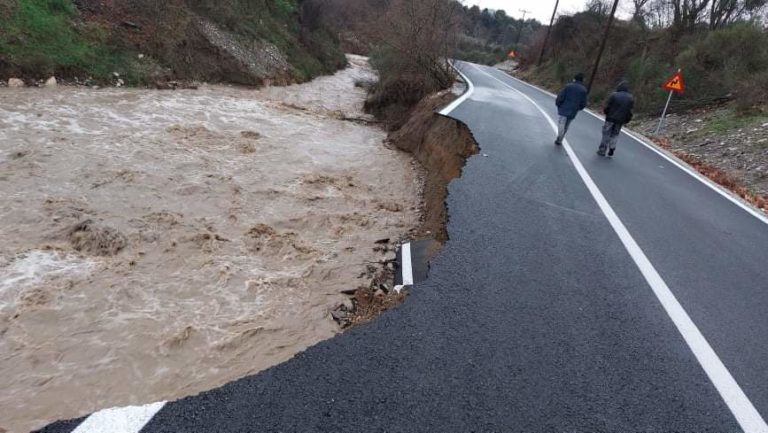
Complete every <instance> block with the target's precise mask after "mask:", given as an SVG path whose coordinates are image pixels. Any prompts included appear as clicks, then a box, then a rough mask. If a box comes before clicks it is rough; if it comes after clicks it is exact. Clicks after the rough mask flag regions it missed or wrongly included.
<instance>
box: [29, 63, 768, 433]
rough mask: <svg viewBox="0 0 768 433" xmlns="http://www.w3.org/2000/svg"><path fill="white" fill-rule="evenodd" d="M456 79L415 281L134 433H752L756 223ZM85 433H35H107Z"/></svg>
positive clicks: (764, 348) (510, 97)
mask: <svg viewBox="0 0 768 433" xmlns="http://www.w3.org/2000/svg"><path fill="white" fill-rule="evenodd" d="M459 68H460V69H461V70H462V72H463V73H464V74H465V75H466V76H467V77H468V79H469V80H470V81H471V82H472V83H473V90H472V93H471V94H469V96H468V97H467V98H466V100H464V101H463V102H462V103H460V104H454V106H451V107H449V109H448V110H446V113H447V114H449V115H450V116H451V117H455V118H456V119H459V120H461V121H463V122H465V123H466V124H467V125H468V126H469V128H470V129H471V130H472V133H473V134H474V136H475V138H476V139H477V141H478V143H479V144H480V146H481V155H477V156H474V157H472V158H471V159H470V160H469V161H468V163H467V165H466V167H465V169H464V172H463V175H462V177H461V178H460V179H458V180H456V181H454V182H453V183H452V184H451V185H450V189H449V192H450V194H449V197H448V206H449V215H450V220H449V224H448V232H449V235H450V241H449V242H448V243H447V244H446V246H445V248H443V250H442V251H441V252H440V254H439V255H438V257H437V258H436V259H435V260H434V261H433V263H432V268H431V270H430V275H429V279H428V280H427V281H426V282H423V283H420V284H417V285H416V286H415V287H414V288H413V289H412V290H411V295H410V297H409V298H408V300H407V301H406V303H405V304H404V305H402V306H400V307H398V308H396V309H394V310H392V311H389V312H387V313H385V314H383V315H382V316H381V317H380V318H378V319H377V320H375V321H373V322H372V323H370V324H367V325H364V326H360V327H358V328H355V329H352V330H350V331H349V332H346V333H344V334H342V335H340V336H338V337H336V338H334V339H331V340H329V341H325V342H322V343H320V344H318V345H316V346H314V347H312V348H310V349H309V350H307V351H306V352H304V353H302V354H300V355H298V356H296V357H295V358H294V359H292V360H290V361H288V362H286V363H284V364H281V365H278V366H276V367H273V368H271V369H269V370H267V371H265V372H263V373H261V374H257V375H255V376H251V377H247V378H244V379H241V380H238V381H236V382H233V383H230V384H228V385H226V386H223V387H221V388H218V389H215V390H212V391H210V392H206V393H203V394H201V395H199V396H195V397H189V398H185V399H182V400H179V401H176V402H171V403H168V404H165V405H159V406H156V407H155V409H153V410H152V411H150V412H151V414H150V415H148V416H146V417H145V418H146V419H144V420H142V421H141V422H138V423H137V424H136V425H135V426H134V427H132V428H133V429H134V430H133V431H138V430H139V429H141V432H144V433H160V432H721V433H726V432H738V431H748V432H763V433H765V432H766V431H768V428H766V424H765V421H764V419H765V417H767V416H768V344H766V343H768V337H767V336H768V259H767V258H768V223H767V222H766V220H765V219H764V218H762V217H760V216H758V215H757V214H756V213H754V212H750V211H749V210H748V209H746V208H744V207H743V206H740V205H738V204H737V203H736V202H735V201H734V200H732V199H728V198H727V197H726V195H727V194H724V193H721V192H718V191H717V189H716V188H713V187H711V186H709V185H708V184H707V183H706V182H704V181H702V180H700V179H699V178H697V177H696V176H694V175H692V174H691V173H689V172H687V171H685V170H683V169H682V168H680V167H679V166H677V165H676V164H675V163H674V162H673V161H672V160H670V159H668V158H665V157H664V156H663V155H662V154H660V153H659V152H657V151H655V150H653V149H652V148H650V147H648V146H646V145H644V144H642V143H641V142H639V141H638V140H636V139H634V138H632V137H631V136H629V135H627V134H622V136H621V138H620V140H619V143H618V149H617V151H616V156H615V157H614V158H613V159H607V158H601V157H598V156H597V155H596V154H595V151H596V150H597V146H598V142H599V139H600V133H601V124H602V122H601V120H600V119H598V118H597V117H596V116H593V115H590V114H588V113H582V114H580V115H579V117H578V118H577V119H576V120H575V121H574V123H573V124H572V127H571V130H570V132H569V134H568V136H567V141H568V143H567V144H566V146H563V147H556V146H555V145H554V144H553V141H554V136H555V133H554V131H553V129H552V119H555V115H556V109H555V107H554V98H553V97H552V96H551V95H549V94H547V93H545V92H542V91H540V90H538V89H535V88H533V87H531V86H528V85H526V84H524V83H521V82H519V81H517V80H515V79H513V78H511V77H509V76H507V75H505V74H503V73H502V72H499V71H497V70H495V69H492V68H487V67H483V66H475V65H470V64H467V63H460V64H459ZM637 96H638V97H640V98H642V95H637ZM483 154H484V155H487V156H484V155H483ZM94 417H95V416H94ZM94 417H91V418H90V419H88V420H87V421H86V422H85V423H83V422H82V421H83V420H82V419H81V420H75V421H70V422H67V423H59V424H55V425H52V426H49V427H48V428H47V429H45V430H44V431H45V432H71V431H76V432H78V433H82V432H85V431H89V432H93V431H104V432H105V433H106V432H112V431H115V430H116V428H111V427H109V426H107V427H103V426H102V427H99V425H98V423H97V422H96V421H93V418H94ZM89 421H93V422H91V425H90V426H86V424H87V423H88V422H89ZM145 423H146V424H145ZM144 424H145V425H144ZM104 425H106V424H104ZM142 425H143V428H142ZM126 430H130V429H129V428H126Z"/></svg>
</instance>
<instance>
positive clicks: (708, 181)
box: [478, 68, 768, 224]
mask: <svg viewBox="0 0 768 433" xmlns="http://www.w3.org/2000/svg"><path fill="white" fill-rule="evenodd" d="M478 69H479V68H478ZM481 72H483V73H484V74H486V75H488V76H490V77H492V78H494V79H496V80H498V81H501V80H499V79H498V78H496V77H494V76H493V75H491V74H489V73H487V72H485V71H482V70H481ZM502 73H503V72H502ZM504 75H505V76H507V77H509V78H511V79H513V80H515V81H517V82H518V83H520V84H523V85H525V86H528V87H530V88H532V89H534V90H536V91H539V92H541V93H544V94H545V95H549V96H552V97H556V95H555V94H554V93H552V92H549V91H547V90H544V89H542V88H539V87H536V86H534V85H533V84H531V83H526V82H525V81H523V80H521V79H519V78H516V77H513V76H511V75H509V74H504ZM501 82H502V83H504V82H503V81H501ZM504 84H505V85H508V84H507V83H504ZM515 90H517V89H515ZM518 92H519V90H518ZM584 111H585V112H587V113H588V114H590V115H592V116H594V117H596V118H597V119H598V120H600V121H601V122H602V121H605V117H603V116H600V115H599V114H597V113H595V112H594V111H592V110H584ZM621 132H622V134H625V135H626V136H627V137H629V138H631V139H633V140H635V141H637V142H638V143H640V144H642V145H643V146H645V147H647V148H648V149H650V150H652V151H653V152H655V153H656V154H658V155H659V156H661V157H662V158H664V159H666V160H667V161H669V162H670V163H672V164H674V165H675V166H676V167H677V168H679V169H681V170H683V171H684V172H686V173H688V174H689V175H691V176H693V177H694V178H695V179H696V180H698V181H699V182H701V183H703V184H704V185H706V186H708V187H709V188H710V189H712V190H714V191H715V192H716V193H718V194H720V195H721V196H723V197H725V198H727V199H728V200H729V201H731V202H732V203H733V204H735V205H736V206H739V207H740V208H742V209H743V210H745V211H747V212H749V213H750V214H751V215H752V216H754V217H755V218H757V219H758V220H760V221H762V222H763V223H765V224H768V215H766V214H765V213H764V212H762V211H760V210H759V209H755V208H754V207H753V206H752V205H750V204H748V203H746V202H744V200H742V199H741V197H738V196H736V195H735V194H734V193H732V192H731V191H729V190H727V189H726V188H724V187H722V186H720V185H718V184H717V183H716V182H714V181H713V180H711V179H710V178H708V177H706V176H704V175H703V174H701V173H699V172H698V171H697V170H696V169H695V168H693V167H691V166H689V165H688V164H686V163H684V162H682V161H680V160H678V159H677V158H675V157H673V156H671V155H669V154H667V153H666V152H664V151H663V150H661V149H659V148H658V147H657V146H655V145H654V144H651V143H649V142H648V141H647V140H644V139H642V138H641V137H638V136H637V134H635V133H634V132H632V131H628V130H626V129H624V130H622V131H621Z"/></svg>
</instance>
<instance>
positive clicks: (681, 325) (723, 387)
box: [472, 65, 768, 433]
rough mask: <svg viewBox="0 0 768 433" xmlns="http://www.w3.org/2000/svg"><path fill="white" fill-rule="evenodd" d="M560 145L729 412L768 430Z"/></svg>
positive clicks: (747, 425)
mask: <svg viewBox="0 0 768 433" xmlns="http://www.w3.org/2000/svg"><path fill="white" fill-rule="evenodd" d="M472 66H474V67H475V68H476V69H477V70H478V71H480V73H482V74H485V75H487V76H488V77H490V78H493V79H494V80H496V81H498V82H499V83H501V84H503V85H504V86H505V87H507V88H509V89H512V90H513V91H515V92H517V93H519V94H520V95H521V96H523V97H524V98H525V99H526V100H528V101H529V102H530V103H531V104H533V106H534V107H536V109H538V110H539V111H540V112H541V114H542V116H544V118H545V119H547V122H549V125H550V126H551V127H552V130H553V131H555V132H557V125H556V124H555V121H554V120H553V119H552V118H551V117H550V116H549V115H548V114H547V112H546V111H545V110H544V109H543V108H541V106H539V104H537V103H536V102H535V101H534V100H533V99H531V98H530V97H529V96H528V95H526V94H525V93H523V92H521V91H520V90H517V89H515V88H514V87H512V86H510V85H509V84H507V83H505V82H503V81H501V80H500V79H498V78H497V77H494V76H493V75H491V74H489V73H487V72H485V71H483V70H482V69H480V68H478V67H477V66H475V65H472ZM563 147H564V148H565V150H566V152H567V153H568V157H569V158H570V159H571V162H572V163H573V165H574V166H575V168H576V171H577V172H578V174H579V176H580V177H581V179H582V181H583V182H584V184H585V185H586V186H587V189H588V190H589V192H590V194H591V195H592V197H593V198H594V199H595V201H596V202H597V205H598V206H599V207H600V210H601V211H602V212H603V214H605V217H606V218H607V219H608V222H609V223H610V224H611V227H613V230H614V231H615V232H616V234H617V235H618V236H619V239H620V240H621V243H622V244H624V248H626V250H627V252H628V253H629V255H630V256H631V257H632V260H634V262H635V264H636V265H637V267H638V269H639V270H640V272H641V273H642V274H643V277H645V280H646V281H647V282H648V284H649V285H650V286H651V289H652V290H653V293H654V294H655V295H656V297H657V298H658V300H659V302H661V304H662V306H663V307H664V310H665V311H666V312H667V314H668V315H669V317H670V318H671V319H672V322H673V323H674V324H675V326H676V327H677V330H678V331H679V332H680V334H681V335H682V336H683V339H685V342H686V343H687V344H688V347H690V349H691V351H692V352H693V354H694V355H695V356H696V359H697V360H698V361H699V364H700V365H701V366H702V368H703V369H704V372H705V373H706V374H707V376H708V377H709V379H710V380H711V381H712V384H713V385H714V386H715V388H716V389H717V391H718V392H719V393H720V396H721V397H722V398H723V400H724V401H725V404H726V405H727V406H728V408H729V409H730V410H731V413H733V415H734V417H735V418H736V421H737V422H738V423H739V425H740V426H741V428H742V429H743V430H744V432H745V433H768V424H766V423H765V420H764V419H763V417H762V416H761V415H760V413H759V412H758V411H757V409H755V406H754V405H753V404H752V402H751V401H750V400H749V398H748V397H747V395H746V394H745V393H744V391H743V390H742V389H741V386H739V384H738V383H737V382H736V379H734V378H733V376H732V375H731V373H730V371H728V369H727V368H726V367H725V365H724V364H723V362H722V361H721V360H720V358H719V357H718V356H717V353H715V351H714V349H712V346H710V345H709V343H708V342H707V340H706V338H704V335H703V334H702V333H701V331H700V330H699V328H698V327H697V326H696V324H695V323H693V320H691V318H690V316H688V313H687V312H686V311H685V309H684V308H683V306H682V305H681V304H680V302H679V301H678V300H677V298H675V295H674V294H673V293H672V291H671V290H670V289H669V286H667V283H666V282H665V281H664V280H663V279H662V278H661V275H659V273H658V272H657V271H656V268H655V267H654V266H653V264H652V263H651V261H650V260H648V257H647V256H646V255H645V253H644V252H643V250H642V249H641V248H640V246H639V245H638V244H637V242H636V241H635V239H634V238H633V237H632V235H631V234H630V233H629V231H628V230H627V228H626V227H625V226H624V223H623V222H622V221H621V219H620V218H619V217H618V215H616V212H614V210H613V208H612V207H611V205H610V204H609V203H608V200H606V199H605V196H603V193H602V192H601V191H600V189H599V188H598V187H597V185H596V184H595V182H594V181H593V180H592V177H591V176H590V175H589V173H588V172H587V170H586V169H585V168H584V166H583V165H582V164H581V161H580V160H579V158H578V157H577V156H576V153H575V152H574V151H573V149H572V148H571V145H570V144H569V143H568V140H567V139H566V140H564V141H563Z"/></svg>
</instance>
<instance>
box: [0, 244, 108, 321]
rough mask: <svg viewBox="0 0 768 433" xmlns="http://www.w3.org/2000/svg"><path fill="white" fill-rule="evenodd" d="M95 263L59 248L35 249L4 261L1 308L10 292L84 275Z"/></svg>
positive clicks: (0, 273) (0, 281)
mask: <svg viewBox="0 0 768 433" xmlns="http://www.w3.org/2000/svg"><path fill="white" fill-rule="evenodd" d="M94 266H95V263H94V262H93V261H92V260H88V259H84V258H80V257H77V256H74V255H70V254H64V253H61V252H58V251H40V250H33V251H29V252H27V253H24V254H20V255H18V256H16V257H13V258H11V259H10V260H8V261H7V262H6V263H5V265H3V261H0V307H2V306H4V305H3V304H5V303H6V302H8V301H7V297H8V296H7V294H10V292H14V293H15V292H18V290H19V289H22V288H25V287H29V286H33V285H36V284H40V283H42V282H43V281H44V280H46V279H49V278H53V277H61V276H74V275H84V274H87V273H89V272H90V271H91V270H92V269H93V268H94Z"/></svg>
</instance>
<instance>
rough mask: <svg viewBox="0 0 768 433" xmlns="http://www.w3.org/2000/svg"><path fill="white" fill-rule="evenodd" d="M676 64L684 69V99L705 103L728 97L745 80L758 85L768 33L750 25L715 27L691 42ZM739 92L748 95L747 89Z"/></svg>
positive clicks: (767, 56)
mask: <svg viewBox="0 0 768 433" xmlns="http://www.w3.org/2000/svg"><path fill="white" fill-rule="evenodd" d="M677 63H678V64H680V66H681V67H682V68H683V71H684V72H685V78H686V85H687V89H686V94H685V95H684V98H685V99H693V100H695V101H696V102H699V103H707V102H712V101H717V100H718V99H726V98H730V97H732V96H734V95H735V94H734V92H735V91H737V88H738V87H740V86H741V87H743V86H744V85H745V84H746V83H747V82H753V83H755V84H758V83H759V81H755V77H756V76H758V75H760V74H762V73H764V72H766V71H768V35H767V34H766V33H765V32H764V31H763V30H761V29H760V28H758V27H756V26H753V25H749V24H738V25H734V26H731V27H727V28H724V29H720V30H716V31H713V32H710V33H709V34H707V36H706V37H705V38H702V39H699V40H697V41H695V42H693V43H692V44H691V46H690V47H689V48H687V49H686V50H685V51H683V52H682V53H681V54H680V55H679V56H678V57H677ZM754 90H755V91H756V92H757V91H759V90H760V89H754ZM740 93H741V94H742V96H744V97H746V96H747V92H746V89H743V90H742V91H741V92H740Z"/></svg>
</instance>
